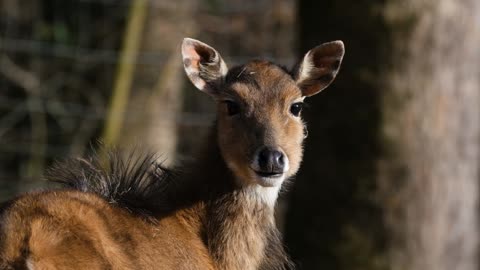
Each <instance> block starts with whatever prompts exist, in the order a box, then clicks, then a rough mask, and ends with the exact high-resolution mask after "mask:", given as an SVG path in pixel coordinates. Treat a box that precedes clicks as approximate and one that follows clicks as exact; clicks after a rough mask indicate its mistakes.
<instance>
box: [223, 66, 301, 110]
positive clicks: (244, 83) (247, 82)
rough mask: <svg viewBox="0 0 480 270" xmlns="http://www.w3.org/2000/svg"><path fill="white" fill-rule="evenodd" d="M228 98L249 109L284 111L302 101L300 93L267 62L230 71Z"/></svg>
mask: <svg viewBox="0 0 480 270" xmlns="http://www.w3.org/2000/svg"><path fill="white" fill-rule="evenodd" d="M227 83H228V85H229V87H228V89H229V92H230V93H229V94H231V95H233V96H234V98H238V99H240V100H241V101H242V102H244V103H245V104H248V105H249V106H250V107H257V108H271V109H273V108H274V107H279V106H280V107H283V106H285V105H287V106H288V105H289V104H290V103H291V102H293V101H296V100H298V99H301V97H302V94H301V90H300V89H299V88H298V87H297V85H296V84H295V81H294V80H293V78H292V77H291V76H290V74H288V73H287V72H286V71H285V70H283V69H282V68H280V67H278V66H276V65H274V64H272V63H270V62H268V61H259V60H256V61H252V62H250V63H248V64H246V65H243V66H239V67H236V68H233V69H232V70H231V71H230V72H229V74H228V76H227Z"/></svg>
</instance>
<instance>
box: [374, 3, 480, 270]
mask: <svg viewBox="0 0 480 270" xmlns="http://www.w3.org/2000/svg"><path fill="white" fill-rule="evenodd" d="M390 2H391V3H389V5H387V6H386V9H385V11H386V12H385V14H386V20H387V23H389V25H390V27H391V28H392V30H393V39H394V40H395V41H397V42H395V43H394V44H395V46H394V47H393V50H392V54H391V55H390V57H391V63H392V65H391V66H390V68H388V69H387V70H386V73H385V74H386V77H385V79H386V81H385V89H388V91H387V92H386V95H385V96H384V99H383V106H382V107H383V115H384V117H383V121H382V131H383V135H384V138H385V140H384V142H385V149H386V150H387V152H386V156H385V158H384V159H383V160H381V162H380V177H379V183H380V187H381V188H382V191H383V195H384V197H383V198H384V200H383V201H384V202H385V204H384V206H385V216H386V221H387V226H388V228H389V230H390V232H391V233H392V236H393V238H392V239H393V242H392V246H391V252H392V253H391V255H392V257H391V258H392V261H391V265H392V269H411V270H425V269H432V270H451V269H457V270H474V269H478V257H477V255H478V254H477V253H478V249H477V245H478V237H479V234H478V229H479V228H478V180H479V175H478V166H479V150H480V148H479V125H480V119H479V117H480V107H479V105H480V104H479V101H480V92H479V87H480V80H479V75H480V51H479V49H478V45H479V44H480V19H479V18H480V2H478V1H477V0H463V1H454V0H439V1H433V0H431V1H415V0H409V1H390Z"/></svg>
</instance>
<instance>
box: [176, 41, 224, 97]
mask: <svg viewBox="0 0 480 270" xmlns="http://www.w3.org/2000/svg"><path fill="white" fill-rule="evenodd" d="M182 57H183V65H184V68H185V72H186V73H187V76H188V78H189V79H190V81H191V82H192V83H193V84H194V85H195V86H196V87H197V88H198V89H200V90H202V91H204V92H207V93H209V94H212V95H213V94H215V91H216V89H215V88H216V85H217V84H218V83H220V82H221V81H222V80H223V79H224V78H225V76H226V75H227V72H228V68H227V65H226V64H225V62H224V61H223V59H222V57H221V56H220V54H219V53H218V52H217V51H216V50H215V49H214V48H212V47H211V46H209V45H207V44H205V43H203V42H201V41H198V40H196V39H192V38H185V39H184V40H183V43H182Z"/></svg>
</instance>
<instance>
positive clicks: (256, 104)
mask: <svg viewBox="0 0 480 270" xmlns="http://www.w3.org/2000/svg"><path fill="white" fill-rule="evenodd" d="M216 99H217V101H218V103H217V104H218V105H217V106H218V113H217V115H218V132H219V136H218V138H219V142H218V143H219V147H220V150H221V153H222V155H223V157H224V159H225V161H226V163H227V165H228V166H229V168H230V169H231V170H232V171H233V172H234V174H235V175H236V176H237V177H238V181H239V182H240V183H239V184H241V185H245V186H248V185H258V184H260V185H262V186H266V187H271V186H279V185H281V184H282V181H283V180H284V179H286V178H289V177H290V176H292V175H294V174H295V173H296V172H297V171H298V168H299V166H300V162H301V159H302V141H303V137H304V134H303V130H304V125H303V122H302V120H301V118H300V117H298V116H294V115H292V114H291V112H290V107H291V106H292V104H293V103H296V102H299V101H301V100H302V99H303V98H302V92H301V90H300V89H299V88H298V87H297V85H296V84H295V81H294V80H293V79H292V77H291V76H290V75H289V74H288V73H287V72H286V71H285V70H284V69H282V68H280V67H279V66H277V65H275V64H272V63H270V62H268V61H260V60H258V61H252V62H250V63H248V64H247V65H243V66H239V67H237V68H234V69H232V70H231V71H230V72H229V74H228V76H227V77H226V82H225V87H224V88H223V91H222V92H220V93H219V94H218V95H217V96H216ZM222 100H233V101H235V102H236V103H237V104H239V106H240V113H239V114H238V115H234V116H229V115H228V113H227V111H226V105H225V104H224V103H222V102H221V101H222ZM239 142H240V143H239ZM265 146H268V147H274V148H279V149H281V150H282V151H283V152H284V153H285V155H286V156H287V158H288V164H287V166H288V168H289V169H288V171H287V172H285V174H284V175H283V176H282V177H281V178H280V179H272V180H270V181H269V179H262V178H261V177H260V176H258V175H257V174H256V173H255V172H254V170H253V169H252V165H251V164H252V163H253V162H254V159H255V153H256V152H257V150H258V149H259V148H261V147H265Z"/></svg>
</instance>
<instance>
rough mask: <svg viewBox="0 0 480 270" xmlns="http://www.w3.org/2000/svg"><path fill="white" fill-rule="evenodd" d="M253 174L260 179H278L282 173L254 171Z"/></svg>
mask: <svg viewBox="0 0 480 270" xmlns="http://www.w3.org/2000/svg"><path fill="white" fill-rule="evenodd" d="M255 173H256V174H257V175H258V176H260V177H262V178H279V177H281V176H282V175H283V172H259V171H255Z"/></svg>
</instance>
